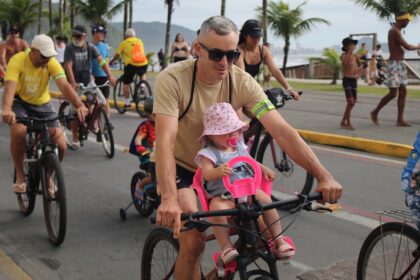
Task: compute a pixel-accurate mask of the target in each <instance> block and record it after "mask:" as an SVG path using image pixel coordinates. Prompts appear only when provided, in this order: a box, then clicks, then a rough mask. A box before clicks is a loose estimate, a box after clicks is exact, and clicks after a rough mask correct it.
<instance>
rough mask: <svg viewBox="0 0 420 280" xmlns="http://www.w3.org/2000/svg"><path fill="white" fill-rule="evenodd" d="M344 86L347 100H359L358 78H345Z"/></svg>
mask: <svg viewBox="0 0 420 280" xmlns="http://www.w3.org/2000/svg"><path fill="white" fill-rule="evenodd" d="M343 88H344V93H345V94H346V99H347V100H354V101H357V79H356V78H348V77H344V78H343Z"/></svg>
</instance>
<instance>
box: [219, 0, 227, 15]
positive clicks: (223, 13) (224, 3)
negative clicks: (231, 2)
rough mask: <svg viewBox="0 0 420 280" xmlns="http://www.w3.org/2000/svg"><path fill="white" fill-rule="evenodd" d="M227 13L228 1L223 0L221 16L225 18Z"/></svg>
mask: <svg viewBox="0 0 420 280" xmlns="http://www.w3.org/2000/svg"><path fill="white" fill-rule="evenodd" d="M225 12H226V0H222V7H221V10H220V15H221V16H225Z"/></svg>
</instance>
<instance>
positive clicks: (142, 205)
mask: <svg viewBox="0 0 420 280" xmlns="http://www.w3.org/2000/svg"><path fill="white" fill-rule="evenodd" d="M145 177H146V172H144V171H137V172H136V173H134V175H133V177H132V178H131V186H130V193H131V199H132V200H133V204H134V207H135V208H136V210H137V212H139V214H140V215H141V216H142V217H149V216H150V215H151V214H152V213H153V211H154V210H155V203H154V200H153V199H152V198H149V196H148V195H147V192H144V194H143V200H138V199H137V198H136V196H135V193H136V188H137V186H138V184H140V182H141V180H143V178H145Z"/></svg>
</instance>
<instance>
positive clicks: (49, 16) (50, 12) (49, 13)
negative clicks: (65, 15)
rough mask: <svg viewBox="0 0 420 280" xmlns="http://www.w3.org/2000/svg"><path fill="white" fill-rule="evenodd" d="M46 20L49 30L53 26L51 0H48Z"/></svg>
mask: <svg viewBox="0 0 420 280" xmlns="http://www.w3.org/2000/svg"><path fill="white" fill-rule="evenodd" d="M48 20H49V22H50V30H51V29H52V28H53V19H52V0H48Z"/></svg>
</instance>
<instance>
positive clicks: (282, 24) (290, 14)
mask: <svg viewBox="0 0 420 280" xmlns="http://www.w3.org/2000/svg"><path fill="white" fill-rule="evenodd" d="M305 4H306V1H304V2H303V3H302V4H300V5H298V6H297V7H296V8H295V9H293V10H291V9H290V7H289V4H288V3H286V2H284V1H282V0H280V1H279V2H278V3H276V2H274V1H270V2H269V3H268V10H267V14H268V15H267V21H268V25H269V26H270V27H271V28H272V29H273V31H274V35H276V36H279V37H283V38H284V41H285V44H284V48H283V51H284V58H283V67H282V71H283V73H285V71H286V65H287V58H288V54H289V48H290V38H291V37H292V36H293V37H299V36H301V35H302V34H303V33H305V32H309V31H310V30H311V29H312V27H314V26H315V24H317V23H325V24H328V25H329V24H330V23H329V22H328V21H327V20H325V19H322V18H308V19H302V14H303V9H302V7H303V6H304V5H305ZM256 10H257V12H259V17H260V20H261V18H262V16H261V12H262V8H261V7H258V8H257V9H256Z"/></svg>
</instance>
